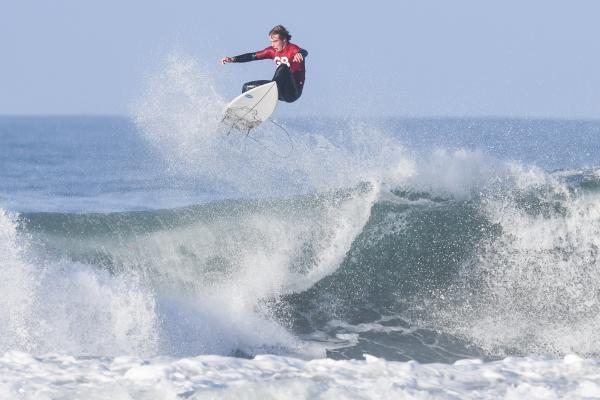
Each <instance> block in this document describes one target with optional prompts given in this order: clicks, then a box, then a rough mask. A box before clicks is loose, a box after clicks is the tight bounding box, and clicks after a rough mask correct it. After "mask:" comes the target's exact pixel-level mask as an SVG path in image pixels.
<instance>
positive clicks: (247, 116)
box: [222, 82, 278, 131]
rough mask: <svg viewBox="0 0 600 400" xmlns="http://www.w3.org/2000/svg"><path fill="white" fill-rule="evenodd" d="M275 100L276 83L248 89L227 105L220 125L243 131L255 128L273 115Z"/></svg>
mask: <svg viewBox="0 0 600 400" xmlns="http://www.w3.org/2000/svg"><path fill="white" fill-rule="evenodd" d="M277 98H278V92H277V83H276V82H269V83H267V84H264V85H261V86H258V87H255V88H254V89H250V90H248V91H247V92H245V93H242V94H240V95H239V96H238V97H236V98H235V99H233V100H232V101H231V102H230V103H229V104H227V107H226V108H225V115H224V117H223V121H222V123H223V124H224V125H226V126H228V127H230V128H232V129H240V130H244V131H248V130H250V129H253V128H256V127H257V126H258V125H260V124H261V123H263V122H264V121H266V120H267V118H269V117H270V116H271V114H273V111H275V107H277Z"/></svg>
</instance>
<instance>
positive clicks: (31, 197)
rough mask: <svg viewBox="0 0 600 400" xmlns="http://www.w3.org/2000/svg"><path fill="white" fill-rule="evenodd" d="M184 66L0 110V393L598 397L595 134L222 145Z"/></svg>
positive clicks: (544, 131)
mask: <svg viewBox="0 0 600 400" xmlns="http://www.w3.org/2000/svg"><path fill="white" fill-rule="evenodd" d="M190 68H191V67H190V66H186V65H183V66H182V65H173V66H172V70H167V71H164V76H162V77H161V78H162V79H157V80H155V81H153V82H154V83H151V84H149V85H148V90H147V92H146V93H144V95H143V96H141V97H140V99H138V101H137V102H135V104H134V105H133V106H132V110H131V115H127V116H122V117H99V116H95V117H91V116H72V117H69V116H65V117H43V116H40V117H0V270H1V275H2V279H1V280H0V398H3V399H4V398H6V399H9V398H11V399H12V398H31V399H62V398H82V399H83V398H94V399H113V400H114V399H132V398H134V399H176V398H187V399H204V398H236V399H237V398H261V399H264V398H277V399H282V398H289V399H298V398H307V399H309V398H310V399H312V398H332V399H339V398H373V399H381V398H414V399H428V398H436V399H437V398H444V399H465V398H513V399H525V398H527V399H535V398H540V399H541V398H544V399H552V398H573V399H579V398H581V399H584V398H585V399H588V398H600V358H599V357H600V269H599V267H600V250H599V249H600V121H593V120H589V121H584V120H583V121H577V120H551V119H503V118H477V119H473V118H462V119H461V118H452V119H450V118H430V119H402V118H395V117H389V118H362V119H351V118H342V117H338V118H317V117H305V118H295V119H280V120H277V121H276V122H277V123H278V124H279V125H275V124H270V123H265V124H263V126H261V127H260V128H259V129H257V130H256V131H254V132H251V134H250V136H245V135H244V134H242V133H237V132H233V133H230V134H229V135H227V134H226V133H224V132H223V131H222V129H221V128H220V127H219V116H220V110H221V107H222V105H223V104H224V102H223V101H222V99H221V98H220V97H219V96H218V95H217V94H215V92H214V91H211V90H207V88H206V84H203V83H202V79H200V78H196V77H195V75H194V73H193V72H194V71H193V70H190ZM207 93H208V94H207Z"/></svg>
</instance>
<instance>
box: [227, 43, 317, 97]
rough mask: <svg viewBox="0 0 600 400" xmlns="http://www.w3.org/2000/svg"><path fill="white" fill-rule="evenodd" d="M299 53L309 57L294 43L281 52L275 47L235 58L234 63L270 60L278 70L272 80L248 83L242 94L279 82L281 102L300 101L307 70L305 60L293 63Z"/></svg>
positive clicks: (278, 88)
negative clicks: (266, 84)
mask: <svg viewBox="0 0 600 400" xmlns="http://www.w3.org/2000/svg"><path fill="white" fill-rule="evenodd" d="M297 53H301V54H302V56H303V57H306V56H307V55H308V52H307V51H306V50H303V49H301V48H300V47H298V46H296V45H295V44H293V43H287V44H286V45H285V47H284V48H283V49H281V51H277V50H275V49H274V48H273V47H267V48H266V49H264V50H260V51H257V52H256V53H246V54H242V55H239V56H235V57H233V62H248V61H254V60H264V59H268V58H270V59H272V60H274V61H275V65H277V70H275V75H273V79H272V80H270V81H266V80H260V81H252V82H246V83H245V84H244V86H243V87H242V93H243V92H245V91H247V90H250V89H252V88H255V87H257V86H260V85H264V84H265V83H269V82H272V81H275V82H277V90H278V92H279V100H283V101H285V102H288V103H292V102H294V101H296V100H298V98H300V95H301V94H302V89H303V87H304V77H305V74H306V68H305V65H304V60H303V61H302V62H294V61H293V60H294V56H295V55H296V54H297Z"/></svg>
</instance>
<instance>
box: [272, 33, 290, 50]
mask: <svg viewBox="0 0 600 400" xmlns="http://www.w3.org/2000/svg"><path fill="white" fill-rule="evenodd" d="M269 40H270V41H271V47H272V48H274V49H275V50H276V51H281V50H283V48H284V47H285V45H286V44H287V42H286V41H285V40H284V39H281V38H280V37H279V34H277V35H271V36H269Z"/></svg>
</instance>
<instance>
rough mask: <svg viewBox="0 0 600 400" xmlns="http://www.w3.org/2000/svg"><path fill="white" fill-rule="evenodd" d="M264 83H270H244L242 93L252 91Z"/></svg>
mask: <svg viewBox="0 0 600 400" xmlns="http://www.w3.org/2000/svg"><path fill="white" fill-rule="evenodd" d="M265 83H271V81H264V80H263V81H252V82H246V83H244V86H242V93H245V92H247V91H248V90H250V89H254V88H255V87H258V86H261V85H264V84H265Z"/></svg>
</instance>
